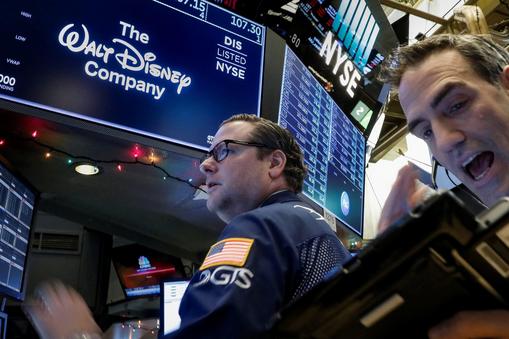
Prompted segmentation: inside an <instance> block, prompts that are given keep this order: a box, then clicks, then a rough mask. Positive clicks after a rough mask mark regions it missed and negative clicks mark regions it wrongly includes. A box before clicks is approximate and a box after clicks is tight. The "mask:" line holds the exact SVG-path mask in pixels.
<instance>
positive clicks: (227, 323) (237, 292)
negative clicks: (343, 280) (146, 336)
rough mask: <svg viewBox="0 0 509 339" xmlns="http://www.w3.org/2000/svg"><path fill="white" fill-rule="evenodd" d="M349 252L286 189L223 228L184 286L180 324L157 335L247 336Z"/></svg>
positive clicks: (317, 216) (269, 324) (259, 329)
mask: <svg viewBox="0 0 509 339" xmlns="http://www.w3.org/2000/svg"><path fill="white" fill-rule="evenodd" d="M349 258H350V254H349V253H348V251H347V250H346V249H345V248H344V247H343V245H342V244H341V242H340V241H339V240H338V238H337V236H336V235H335V234H334V232H332V230H331V228H330V226H329V225H328V224H327V223H326V222H325V220H324V219H323V218H322V216H321V215H320V214H318V213H316V212H315V211H314V210H312V209H311V208H310V207H309V206H308V205H307V204H305V203H304V202H303V201H301V200H300V199H299V198H298V197H297V195H296V194H294V193H293V192H289V191H283V192H278V193H275V194H273V195H272V196H270V197H269V198H268V199H267V200H266V201H264V202H263V204H262V205H261V206H260V207H259V208H256V209H254V210H252V211H249V212H246V213H243V214H241V215H239V216H237V217H235V218H234V219H233V220H232V221H231V222H230V223H229V224H228V225H227V226H226V227H225V229H224V230H223V232H222V234H221V236H220V237H219V240H218V243H216V244H215V245H213V246H212V247H211V249H210V250H209V253H208V254H207V257H206V258H205V260H204V264H203V265H202V267H201V268H200V270H199V272H197V273H196V274H195V275H194V276H193V278H192V280H191V282H190V284H189V287H188V288H187V290H186V293H185V295H184V297H183V299H182V303H181V306H180V311H179V312H180V316H181V318H182V323H181V327H180V329H179V330H177V331H176V332H173V333H171V334H170V335H168V336H165V338H221V339H225V338H252V337H256V336H260V335H262V336H263V334H266V333H267V331H268V330H269V329H270V328H271V327H272V326H273V324H274V321H275V320H276V316H277V313H278V311H279V310H280V309H281V308H282V307H283V306H285V305H287V304H288V303H290V302H291V301H292V300H294V299H295V298H298V297H300V296H302V295H303V294H304V293H306V292H307V291H309V290H310V289H311V288H312V287H313V286H315V285H316V284H317V283H318V282H320V281H321V280H323V278H324V277H325V276H326V275H327V273H328V272H330V271H331V270H333V269H338V268H339V267H340V266H341V264H342V263H344V262H345V261H346V260H347V259H349Z"/></svg>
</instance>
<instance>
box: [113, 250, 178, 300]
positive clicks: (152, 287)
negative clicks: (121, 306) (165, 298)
mask: <svg viewBox="0 0 509 339" xmlns="http://www.w3.org/2000/svg"><path fill="white" fill-rule="evenodd" d="M112 261H113V266H114V267H115V270H116V272H117V275H118V278H119V280H120V284H121V286H122V288H123V290H124V293H125V295H126V297H127V298H135V297H143V296H151V295H159V293H160V283H161V282H162V281H165V280H168V279H171V278H183V277H184V276H185V274H184V268H183V266H182V262H181V260H180V259H179V258H176V257H173V256H171V255H168V254H165V253H161V252H159V251H156V250H153V249H150V248H147V247H144V246H141V245H138V244H132V245H126V246H119V247H115V248H113V250H112Z"/></svg>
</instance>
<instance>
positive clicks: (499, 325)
mask: <svg viewBox="0 0 509 339" xmlns="http://www.w3.org/2000/svg"><path fill="white" fill-rule="evenodd" d="M428 335H429V337H430V338H431V339H467V338H472V339H473V338H497V339H502V338H509V311H508V310H493V311H463V312H459V313H457V314H456V315H454V316H453V317H452V318H450V319H448V320H446V321H444V322H442V323H440V324H439V325H437V326H435V327H433V328H432V329H431V330H430V331H429V332H428Z"/></svg>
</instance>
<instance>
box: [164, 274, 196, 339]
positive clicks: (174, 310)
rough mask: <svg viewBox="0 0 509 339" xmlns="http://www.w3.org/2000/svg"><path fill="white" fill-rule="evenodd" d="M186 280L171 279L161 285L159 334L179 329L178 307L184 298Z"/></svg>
mask: <svg viewBox="0 0 509 339" xmlns="http://www.w3.org/2000/svg"><path fill="white" fill-rule="evenodd" d="M187 285H189V281H188V280H184V279H172V280H169V281H164V282H162V283H161V311H160V320H159V322H160V326H161V328H160V332H162V333H163V335H165V334H168V333H170V332H173V331H175V330H177V329H178V328H179V327H180V315H179V307H180V301H181V300H182V297H183V296H184V293H185V291H186V288H187Z"/></svg>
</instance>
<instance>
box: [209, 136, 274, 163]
mask: <svg viewBox="0 0 509 339" xmlns="http://www.w3.org/2000/svg"><path fill="white" fill-rule="evenodd" d="M229 144H235V145H243V146H252V147H264V148H270V149H275V148H274V147H270V146H267V145H265V144H260V143H258V142H249V141H242V140H231V139H226V140H222V141H221V142H218V143H217V145H216V146H214V148H213V149H211V150H210V151H208V152H207V153H206V154H205V155H204V156H203V157H202V158H201V160H200V164H202V163H203V162H204V161H205V160H207V159H208V158H210V157H213V158H214V160H215V161H216V162H221V161H223V160H224V159H226V157H227V156H228V154H229V153H230V149H229V148H228V145H229Z"/></svg>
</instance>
